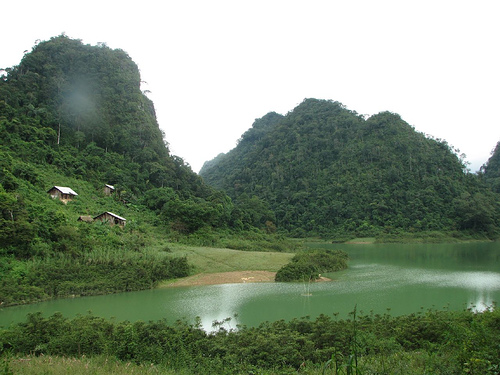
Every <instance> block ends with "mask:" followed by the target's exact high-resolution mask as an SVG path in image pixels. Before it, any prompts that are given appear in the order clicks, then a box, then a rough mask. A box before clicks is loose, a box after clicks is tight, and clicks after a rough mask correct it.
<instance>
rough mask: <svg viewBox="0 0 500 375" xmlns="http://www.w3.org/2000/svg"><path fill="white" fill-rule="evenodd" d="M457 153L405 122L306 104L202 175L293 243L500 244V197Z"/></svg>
mask: <svg viewBox="0 0 500 375" xmlns="http://www.w3.org/2000/svg"><path fill="white" fill-rule="evenodd" d="M458 153H459V151H458V150H456V149H454V148H453V147H451V146H450V145H449V144H447V142H446V141H444V140H439V139H433V138H431V137H429V136H426V135H424V134H422V133H419V132H417V131H415V129H414V128H413V127H411V126H410V125H409V124H407V123H406V122H405V121H403V120H402V119H401V117H400V116H399V115H397V114H394V113H389V112H382V113H379V114H377V115H374V116H371V117H369V118H367V119H365V118H364V116H362V115H359V114H357V113H356V112H354V111H351V110H348V109H347V108H345V106H343V105H342V104H341V103H338V102H333V101H327V100H317V99H306V100H304V101H303V102H302V103H301V104H300V105H299V106H297V107H296V108H295V109H294V110H293V111H291V112H289V113H288V114H287V115H286V116H281V115H277V114H275V113H269V114H267V115H266V116H264V117H263V118H261V119H258V120H256V121H255V123H254V124H253V126H252V128H251V129H250V130H248V131H247V132H245V133H244V134H243V136H242V137H241V139H240V141H239V143H238V145H237V147H235V148H234V149H233V150H231V151H230V152H228V153H227V154H222V155H219V156H218V157H217V158H216V159H214V160H212V161H210V162H207V163H206V164H205V165H204V167H203V168H202V170H201V171H200V175H201V176H202V177H203V178H204V179H205V181H206V182H207V183H209V184H211V185H212V186H214V187H216V188H219V189H223V190H224V191H226V192H227V193H228V194H229V195H230V196H231V198H233V200H234V201H235V202H238V201H240V200H241V201H248V200H250V199H252V200H254V201H258V202H260V204H261V205H262V206H263V207H266V208H268V209H269V218H270V219H272V220H273V222H274V223H275V224H276V225H277V226H278V228H281V229H283V230H286V231H287V232H288V233H289V234H290V235H293V236H305V235H311V234H317V235H324V236H340V237H342V236H346V234H349V233H350V234H352V235H356V236H378V235H390V234H398V233H401V232H422V231H450V232H453V233H455V234H456V235H459V233H461V234H462V235H463V234H465V233H467V234H469V235H470V234H472V235H477V236H479V237H481V236H488V237H496V236H497V234H498V219H499V217H500V216H499V213H500V211H499V197H498V195H497V194H495V193H494V192H492V190H491V189H490V188H489V187H488V186H487V185H486V184H485V183H484V182H483V181H482V179H481V178H480V177H478V176H477V175H474V174H471V173H469V172H468V171H467V166H466V163H465V161H464V159H463V156H462V155H458ZM493 163H494V161H493V160H492V161H490V168H492V169H493ZM488 169H489V168H488ZM497 170H498V169H497ZM487 176H488V175H487ZM491 178H493V177H491Z"/></svg>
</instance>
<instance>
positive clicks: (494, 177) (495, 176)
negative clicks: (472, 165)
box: [481, 142, 500, 193]
mask: <svg viewBox="0 0 500 375" xmlns="http://www.w3.org/2000/svg"><path fill="white" fill-rule="evenodd" d="M481 169H482V172H483V175H484V180H485V181H486V183H487V184H488V185H489V186H490V187H491V189H492V190H493V191H495V192H497V193H500V142H498V143H497V145H496V147H495V149H494V150H493V153H492V154H491V157H490V158H489V159H488V162H487V163H486V164H485V165H484V166H483V167H482V168H481Z"/></svg>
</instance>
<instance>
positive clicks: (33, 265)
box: [0, 35, 252, 304]
mask: <svg viewBox="0 0 500 375" xmlns="http://www.w3.org/2000/svg"><path fill="white" fill-rule="evenodd" d="M1 73H3V74H2V75H1V78H0V286H1V288H0V304H4V303H5V304H9V303H20V302H23V301H24V302H26V301H34V300H40V299H45V298H50V297H55V296H64V295H72V294H76V295H78V294H96V293H108V292H111V291H124V290H134V289H143V288H146V287H151V286H152V285H154V284H155V283H156V282H157V281H158V280H161V279H165V278H168V277H175V276H181V275H186V274H187V272H188V267H187V263H186V260H185V259H179V258H177V259H170V258H169V256H168V254H166V252H165V251H163V250H162V249H164V248H165V246H164V245H163V246H162V245H161V244H162V242H163V240H164V239H165V238H170V239H175V240H177V239H178V238H179V237H182V236H185V237H186V236H195V235H194V233H197V231H205V232H204V233H206V232H209V233H211V231H218V230H220V231H224V230H227V231H230V232H231V231H238V230H240V229H242V228H252V225H251V223H250V221H249V220H247V216H248V215H247V216H245V215H244V214H243V211H242V210H241V209H239V208H235V207H234V206H233V204H232V201H231V199H230V198H229V197H228V196H227V195H226V194H225V193H222V192H220V191H217V190H215V189H214V188H212V187H210V186H209V185H207V184H205V183H204V182H203V180H202V179H201V178H200V177H199V176H198V175H196V174H195V173H194V172H193V171H192V170H191V168H190V167H189V166H188V165H186V164H185V163H184V161H183V160H182V159H181V158H179V157H177V156H173V155H170V153H169V150H168V146H167V143H166V142H165V140H164V134H162V132H161V130H160V129H159V126H158V123H157V120H156V116H155V110H154V106H153V103H152V102H151V101H150V100H149V99H148V98H147V97H146V96H145V95H144V93H143V92H141V89H140V83H141V80H140V74H139V70H138V67H137V66H136V64H135V63H134V62H133V61H132V60H131V58H130V57H129V56H128V55H127V54H126V53H125V52H124V51H122V50H113V49H110V48H108V47H107V46H105V45H99V46H90V45H84V44H83V43H82V42H81V41H79V40H73V39H70V38H68V37H66V36H64V35H61V36H58V37H54V38H52V39H50V40H49V41H45V42H41V43H39V44H37V45H36V46H35V47H33V50H32V51H31V52H29V53H27V54H25V56H24V57H23V59H22V61H21V62H20V63H19V65H17V66H15V67H11V68H6V69H3V70H2V72H1ZM105 184H111V185H114V187H115V188H116V190H115V193H114V194H113V195H112V196H106V195H105V194H104V193H103V187H104V185H105ZM53 186H63V187H69V188H71V189H73V190H74V191H76V192H77V194H78V196H77V197H76V198H75V199H74V200H73V201H71V202H68V204H64V203H62V202H61V201H59V200H54V199H52V198H51V197H50V196H49V194H47V192H48V190H49V189H50V188H52V187H53ZM108 211H109V212H113V213H114V214H116V215H119V216H122V217H125V218H126V219H127V225H126V226H125V227H124V228H123V229H117V228H116V227H115V228H113V227H111V226H110V225H99V223H93V224H92V225H89V224H87V223H85V222H78V221H77V219H78V218H79V216H86V217H95V216H96V215H99V214H101V213H103V212H108ZM200 237H201V238H203V236H202V235H200Z"/></svg>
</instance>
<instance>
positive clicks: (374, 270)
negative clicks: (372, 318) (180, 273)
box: [0, 243, 500, 330]
mask: <svg viewBox="0 0 500 375" xmlns="http://www.w3.org/2000/svg"><path fill="white" fill-rule="evenodd" d="M311 246H314V247H329V248H334V249H343V250H345V251H347V252H348V254H349V256H350V261H349V269H347V270H345V271H341V272H337V273H332V274H328V275H324V276H328V277H331V278H332V279H333V281H332V282H322V283H311V284H307V283H292V284H288V283H256V284H224V285H211V286H197V287H181V288H167V289H157V290H147V291H141V292H131V293H122V294H114V295H107V296H96V297H83V298H75V299H63V300H56V301H49V302H44V303H38V304H34V305H28V306H14V307H9V308H4V309H0V326H6V325H9V324H10V323H12V322H19V321H23V320H24V319H25V317H26V314H28V313H30V312H36V311H42V312H43V313H44V315H46V316H49V315H51V314H53V313H54V312H56V311H60V312H62V313H63V314H64V315H65V316H75V315H78V314H86V313H88V312H89V311H91V312H92V313H93V314H94V315H98V316H102V317H106V318H115V319H116V320H130V321H136V320H143V321H149V320H159V319H163V318H164V319H166V320H167V321H168V322H174V321H175V320H177V319H185V320H187V321H189V322H194V320H195V318H196V317H197V316H199V317H200V318H201V322H202V325H203V327H204V328H205V329H208V330H209V329H210V328H211V326H212V322H213V321H214V320H218V321H221V320H223V319H225V318H228V317H231V321H230V322H229V323H226V324H225V326H226V327H227V328H235V327H236V325H237V324H244V325H248V326H254V325H258V324H259V323H261V322H263V321H275V320H279V319H285V320H289V319H293V318H300V317H304V316H310V317H311V318H314V317H316V316H318V315H319V314H327V315H332V314H336V313H338V314H339V316H340V317H347V315H348V313H349V312H351V311H353V309H354V307H355V306H356V308H357V310H358V311H363V312H365V313H369V312H370V311H373V312H375V313H385V312H390V313H391V314H394V315H399V314H407V313H412V312H418V311H420V310H422V309H424V310H427V309H429V308H431V309H443V308H446V309H452V310H460V309H464V308H473V309H475V310H478V311H481V310H484V309H486V308H488V307H489V306H491V305H492V304H493V303H494V302H496V301H500V264H499V261H500V244H499V243H472V244H439V245H436V244H432V245H400V244H397V245H311Z"/></svg>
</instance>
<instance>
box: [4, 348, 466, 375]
mask: <svg viewBox="0 0 500 375" xmlns="http://www.w3.org/2000/svg"><path fill="white" fill-rule="evenodd" d="M434 362H437V361H436V360H435V359H433V358H432V355H429V354H428V353H426V352H421V351H414V352H400V353H395V354H391V355H378V356H368V357H364V358H360V360H359V362H358V369H357V370H358V371H356V369H354V368H349V367H348V366H346V365H345V364H340V365H339V364H338V363H337V364H336V363H334V362H329V361H327V362H325V363H323V364H312V363H305V362H304V364H303V365H301V366H299V368H298V369H297V371H295V369H289V370H283V369H280V370H265V369H261V370H260V371H259V372H258V373H259V374H261V375H278V374H307V375H332V374H335V375H341V374H347V373H349V372H348V371H350V373H352V374H355V373H357V374H390V373H399V374H406V375H417V374H418V375H420V374H422V373H425V369H426V367H432V368H433V370H436V366H435V365H433V366H431V364H432V363H434ZM437 367H439V366H437ZM207 370H208V369H207ZM468 370H470V369H468ZM391 371H393V372H391ZM208 372H210V370H208ZM467 372H471V371H467ZM0 373H1V374H20V375H46V374H51V375H66V374H72V375H88V374H93V375H128V374H136V375H146V374H147V375H150V374H163V375H188V374H192V372H191V371H190V370H189V369H169V368H168V367H166V366H164V365H161V364H160V365H157V364H136V363H133V362H130V361H120V360H118V359H116V358H113V357H107V356H94V357H86V356H81V357H65V356H33V355H27V356H16V357H13V356H11V357H9V356H6V357H4V358H3V359H2V360H1V361H0ZM239 373H241V374H245V375H246V374H248V372H246V371H245V372H234V374H239ZM436 373H444V374H446V368H445V367H444V366H443V369H442V371H440V370H438V371H437V372H436ZM472 373H474V371H472ZM250 374H252V372H250Z"/></svg>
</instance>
